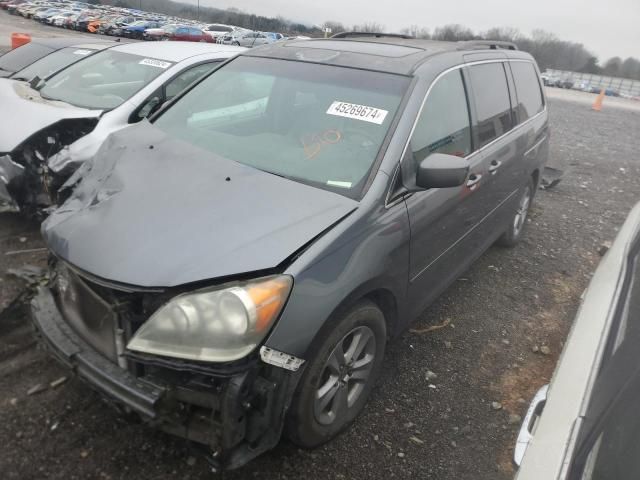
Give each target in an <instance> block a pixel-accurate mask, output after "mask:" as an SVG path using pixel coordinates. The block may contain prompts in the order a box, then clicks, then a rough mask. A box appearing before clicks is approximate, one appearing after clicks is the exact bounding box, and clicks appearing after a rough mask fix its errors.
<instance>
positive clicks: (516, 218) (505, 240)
mask: <svg viewBox="0 0 640 480" xmlns="http://www.w3.org/2000/svg"><path fill="white" fill-rule="evenodd" d="M534 188H535V185H534V182H533V179H532V178H531V179H529V183H528V184H527V185H525V187H524V189H523V190H522V192H520V199H519V200H518V205H517V207H516V211H515V212H514V214H513V216H512V217H511V220H510V221H509V226H508V227H507V230H506V231H505V232H504V233H503V234H502V236H501V237H500V238H499V239H498V241H497V242H496V243H497V244H498V245H500V246H502V247H507V248H511V247H514V246H516V245H517V244H518V243H519V242H520V240H522V234H523V232H524V227H525V225H526V223H527V217H528V214H529V210H530V209H531V204H532V203H533V196H534V192H535V190H534Z"/></svg>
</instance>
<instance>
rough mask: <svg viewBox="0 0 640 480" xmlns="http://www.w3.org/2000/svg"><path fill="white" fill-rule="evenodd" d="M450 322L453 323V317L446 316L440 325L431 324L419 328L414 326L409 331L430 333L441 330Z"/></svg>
mask: <svg viewBox="0 0 640 480" xmlns="http://www.w3.org/2000/svg"><path fill="white" fill-rule="evenodd" d="M450 323H451V319H450V318H446V319H445V320H444V322H442V323H441V324H439V325H431V326H430V327H426V328H418V329H415V328H412V329H411V330H409V331H410V332H411V333H429V332H433V331H434V330H440V329H441V328H445V327H448V326H449V324H450Z"/></svg>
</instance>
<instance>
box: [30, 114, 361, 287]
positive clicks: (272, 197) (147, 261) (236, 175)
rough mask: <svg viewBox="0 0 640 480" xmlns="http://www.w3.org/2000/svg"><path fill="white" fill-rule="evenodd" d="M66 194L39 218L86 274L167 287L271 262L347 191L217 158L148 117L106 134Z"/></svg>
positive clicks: (339, 214) (294, 246) (345, 204)
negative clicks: (55, 207) (58, 204)
mask: <svg viewBox="0 0 640 480" xmlns="http://www.w3.org/2000/svg"><path fill="white" fill-rule="evenodd" d="M76 176H78V177H79V178H81V180H80V183H79V184H78V186H77V188H76V189H75V191H74V193H73V196H72V197H71V198H69V200H68V201H67V202H65V203H64V204H63V205H62V206H61V207H60V208H59V209H58V210H56V211H55V212H54V213H53V214H52V215H51V216H50V217H49V218H48V219H47V220H46V221H45V222H44V223H43V225H42V232H43V236H44V238H45V240H46V242H47V244H48V246H49V248H50V249H51V250H52V251H53V252H54V253H55V254H56V255H58V256H59V257H61V258H63V259H64V260H66V261H67V262H69V263H71V264H72V265H74V266H76V267H78V268H80V269H81V270H84V271H86V272H88V273H90V274H93V275H95V276H97V277H100V278H102V279H105V280H110V281H113V282H120V283H125V284H128V285H134V286H140V287H171V286H176V285H181V284H186V283H190V282H195V281H199V280H206V279H213V278H217V277H223V276H228V275H234V274H241V273H247V272H253V271H258V270H264V269H269V268H273V267H276V266H278V265H279V264H280V263H282V262H283V261H284V260H286V259H287V258H288V257H289V256H290V255H292V254H293V253H294V252H295V251H296V250H298V249H299V248H301V247H302V246H304V245H305V244H306V243H308V242H309V241H311V240H313V239H314V237H316V236H317V235H319V234H321V233H322V232H323V231H324V230H325V229H327V228H328V227H330V226H331V225H333V224H334V223H336V222H337V221H339V220H340V219H342V218H343V217H344V216H346V215H348V214H349V213H350V212H352V211H353V210H354V209H355V208H356V207H357V205H358V203H357V202H356V201H354V200H351V199H349V198H346V197H344V196H342V195H338V194H336V193H332V192H328V191H324V190H321V189H318V188H314V187H310V186H307V185H304V184H300V183H297V182H294V181H291V180H287V179H284V178H281V177H278V176H276V175H272V174H269V173H266V172H262V171H260V170H257V169H254V168H252V167H248V166H244V165H241V164H239V163H236V162H233V161H230V160H226V159H224V158H221V157H218V156H216V155H213V154H211V153H209V152H206V151H204V150H201V149H199V148H197V147H194V146H191V145H189V144H187V143H184V142H182V141H178V140H175V139H172V138H170V137H168V136H167V135H166V134H164V132H162V131H161V130H159V129H157V128H155V127H153V126H152V125H151V124H149V123H148V122H146V121H145V122H142V123H141V124H139V125H135V126H132V127H128V128H125V129H124V130H120V131H118V132H116V133H114V134H112V135H111V136H109V137H108V138H107V140H106V141H105V143H104V144H103V145H102V147H101V148H100V150H99V152H98V154H97V155H96V157H95V159H94V161H92V162H87V163H86V164H85V165H83V167H81V169H80V170H78V172H76Z"/></svg>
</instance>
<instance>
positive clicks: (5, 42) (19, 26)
mask: <svg viewBox="0 0 640 480" xmlns="http://www.w3.org/2000/svg"><path fill="white" fill-rule="evenodd" d="M12 33H28V34H30V35H31V36H33V37H41V38H50V37H68V36H70V35H74V36H76V37H78V39H80V40H82V39H87V40H91V39H96V38H105V37H102V36H100V35H94V34H91V33H80V32H74V31H70V30H65V29H63V28H57V27H51V26H49V25H43V24H41V23H38V22H34V21H33V20H27V19H26V18H22V17H21V16H19V15H9V14H8V13H7V12H6V11H5V10H0V49H2V48H3V47H4V48H7V47H9V46H11V34H12ZM107 38H109V37H107Z"/></svg>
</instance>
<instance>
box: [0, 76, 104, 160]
mask: <svg viewBox="0 0 640 480" xmlns="http://www.w3.org/2000/svg"><path fill="white" fill-rule="evenodd" d="M101 113H102V111H101V110H88V109H85V108H78V107H74V106H72V105H69V104H66V103H63V102H55V101H49V100H45V99H43V98H42V97H41V96H40V94H39V93H38V91H36V90H33V89H32V88H31V87H30V86H29V85H28V84H27V83H24V82H18V81H15V80H7V79H3V80H0V124H1V125H2V128H0V153H3V152H4V153H9V152H11V151H12V150H13V149H15V148H16V147H17V146H18V145H20V144H21V143H22V142H24V141H25V140H26V139H28V138H29V137H30V136H31V135H33V134H34V133H36V132H39V131H40V130H42V129H43V128H46V127H48V126H49V125H53V124H54V123H56V122H58V121H60V120H63V119H66V118H94V117H98V116H100V114H101Z"/></svg>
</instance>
